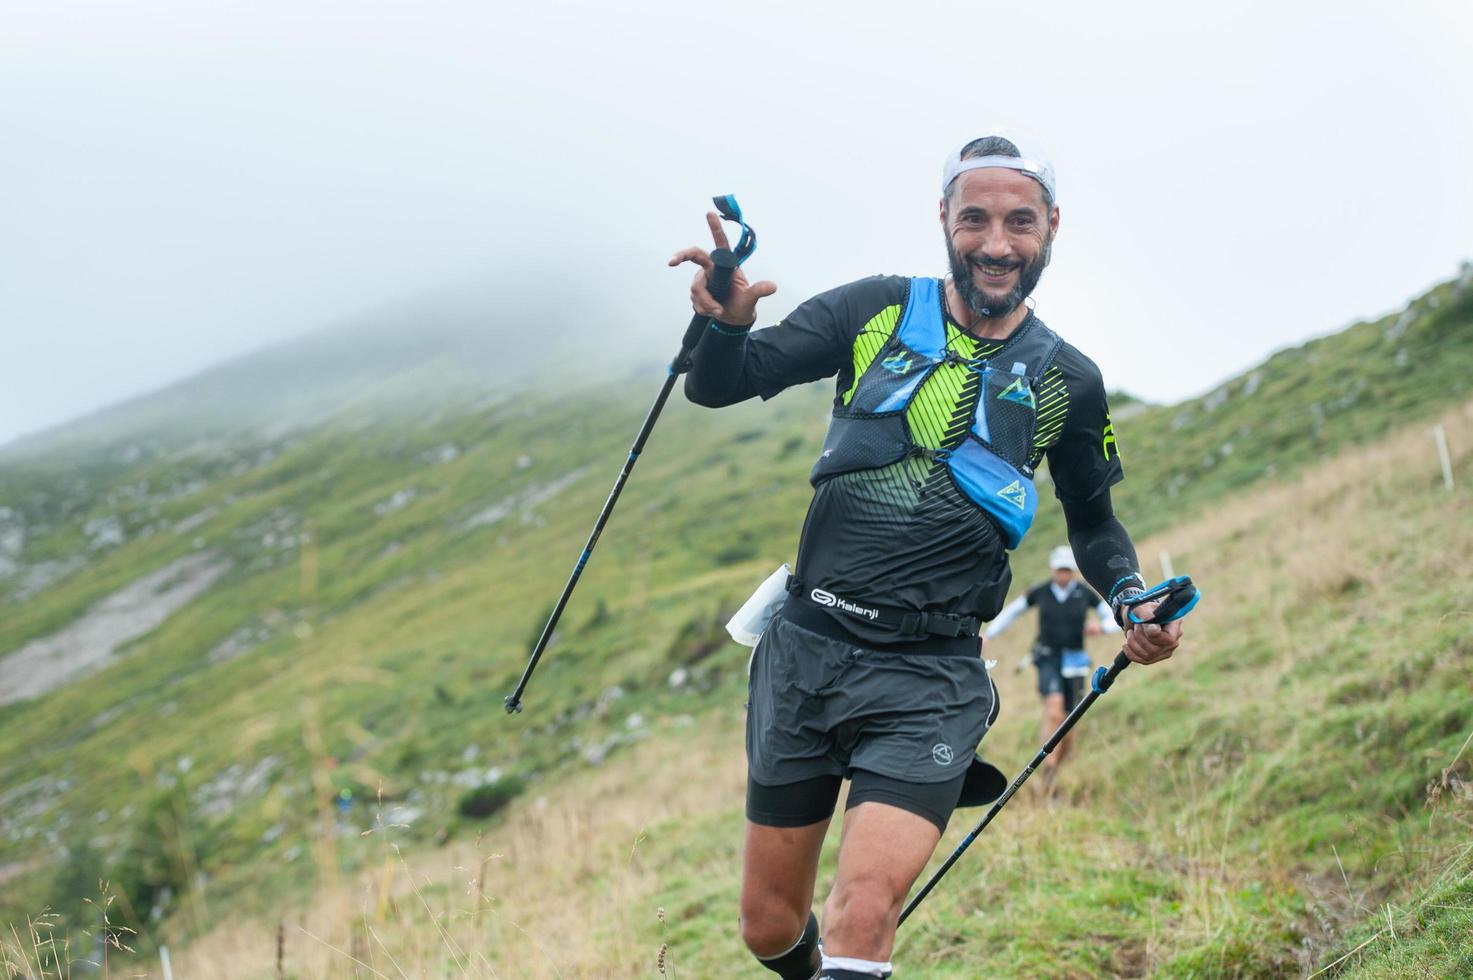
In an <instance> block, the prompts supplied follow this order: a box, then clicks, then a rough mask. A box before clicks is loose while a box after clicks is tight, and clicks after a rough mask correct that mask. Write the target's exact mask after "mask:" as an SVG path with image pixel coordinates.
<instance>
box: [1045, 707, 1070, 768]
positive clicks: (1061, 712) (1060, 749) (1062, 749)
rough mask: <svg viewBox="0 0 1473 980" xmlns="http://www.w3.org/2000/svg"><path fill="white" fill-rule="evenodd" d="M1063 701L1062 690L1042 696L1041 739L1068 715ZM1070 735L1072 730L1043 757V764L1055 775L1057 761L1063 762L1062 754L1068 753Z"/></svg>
mask: <svg viewBox="0 0 1473 980" xmlns="http://www.w3.org/2000/svg"><path fill="white" fill-rule="evenodd" d="M1064 701H1065V699H1064V694H1063V693H1062V692H1061V693H1059V694H1049V695H1046V696H1045V697H1044V699H1043V727H1042V733H1041V734H1042V740H1043V741H1048V737H1049V736H1050V735H1052V734H1053V733H1054V732H1055V730H1057V729H1058V727H1059V726H1060V725H1062V724H1063V723H1064V719H1065V718H1066V717H1068V715H1069V710H1068V707H1067V706H1066V705H1065V703H1064ZM1071 737H1073V733H1072V732H1071V733H1070V734H1069V735H1066V736H1065V737H1064V738H1063V739H1062V740H1061V741H1060V742H1059V744H1058V745H1057V746H1055V747H1054V750H1053V751H1052V752H1051V753H1049V754H1048V755H1046V756H1044V757H1043V764H1044V765H1045V766H1046V767H1048V769H1050V770H1054V771H1055V772H1053V773H1052V774H1053V775H1057V769H1058V767H1059V763H1061V762H1063V761H1064V756H1066V755H1068V754H1069V739H1070V738H1071ZM1050 781H1052V780H1050Z"/></svg>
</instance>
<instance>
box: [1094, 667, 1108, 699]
mask: <svg viewBox="0 0 1473 980" xmlns="http://www.w3.org/2000/svg"><path fill="white" fill-rule="evenodd" d="M1107 669H1108V668H1106V667H1105V666H1103V665H1101V666H1099V667H1096V668H1095V675H1094V676H1093V677H1091V678H1090V679H1089V686H1090V688H1091V689H1092V690H1093V691H1094V692H1095V693H1096V694H1104V693H1105V689H1104V688H1103V687H1100V681H1102V680H1104V679H1105V671H1106V670H1107Z"/></svg>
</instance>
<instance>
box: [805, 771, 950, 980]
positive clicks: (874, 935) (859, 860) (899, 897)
mask: <svg viewBox="0 0 1473 980" xmlns="http://www.w3.org/2000/svg"><path fill="white" fill-rule="evenodd" d="M958 789H959V787H958ZM940 839H941V829H940V828H939V827H937V826H936V824H935V823H933V822H932V821H931V820H929V819H927V818H926V817H922V816H919V815H918V814H915V813H912V812H910V811H909V810H904V809H901V808H900V807H897V806H891V805H890V804H887V803H879V802H873V801H871V802H864V803H860V804H858V805H857V806H854V807H852V808H851V809H849V810H848V811H847V812H846V813H845V814H844V830H843V834H842V836H841V838H840V842H839V873H838V876H837V878H836V879H835V881H834V890H833V891H832V892H831V893H830V894H829V900H828V902H827V903H826V904H825V905H824V923H825V935H824V959H825V961H826V964H827V963H828V962H831V961H833V960H840V961H849V965H853V961H856V960H857V961H860V962H861V963H867V964H870V965H871V966H872V967H873V969H870V970H869V972H859V971H847V972H846V971H843V970H842V968H841V969H840V970H834V969H831V968H826V969H825V971H824V974H823V975H824V976H825V977H828V976H830V975H833V976H835V977H844V978H848V977H866V978H868V977H875V976H883V975H884V974H883V973H881V972H876V971H878V970H879V969H880V965H883V964H885V963H887V961H888V960H889V959H890V953H891V951H892V950H893V949H894V948H895V926H896V922H897V921H898V920H899V919H900V909H901V907H902V906H903V905H904V903H905V896H906V895H907V894H909V892H910V888H911V886H912V885H913V884H915V880H916V878H917V877H919V876H920V873H921V871H923V870H924V869H925V867H926V862H927V861H928V860H930V858H931V852H932V851H934V850H935V849H936V842H937V841H939V840H940Z"/></svg>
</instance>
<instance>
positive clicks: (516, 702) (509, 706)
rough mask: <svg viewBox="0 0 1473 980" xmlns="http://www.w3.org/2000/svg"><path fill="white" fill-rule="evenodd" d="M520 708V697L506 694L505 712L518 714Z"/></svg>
mask: <svg viewBox="0 0 1473 980" xmlns="http://www.w3.org/2000/svg"><path fill="white" fill-rule="evenodd" d="M521 710H522V701H521V699H520V698H518V697H517V696H516V695H515V694H508V695H507V696H506V713H507V714H509V715H514V714H518V713H519V712H520V711H521Z"/></svg>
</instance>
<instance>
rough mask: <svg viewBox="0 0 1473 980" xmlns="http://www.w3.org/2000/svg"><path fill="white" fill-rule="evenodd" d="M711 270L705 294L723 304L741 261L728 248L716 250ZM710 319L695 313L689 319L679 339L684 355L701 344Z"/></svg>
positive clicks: (707, 277) (683, 367)
mask: <svg viewBox="0 0 1473 980" xmlns="http://www.w3.org/2000/svg"><path fill="white" fill-rule="evenodd" d="M711 262H712V263H713V268H712V269H711V271H710V272H709V273H708V274H707V275H706V292H708V293H710V294H711V298H712V299H714V300H715V301H716V302H718V303H725V302H726V297H727V296H729V295H731V277H732V273H734V272H736V270H737V267H738V266H739V265H741V260H740V259H738V258H737V257H736V254H735V253H733V252H732V250H731V249H729V248H718V249H717V250H716V251H714V252H712V253H711ZM710 322H711V318H710V317H708V316H703V315H702V314H700V313H697V314H696V315H695V316H693V317H691V319H690V326H688V327H686V328H685V336H684V337H683V338H681V341H680V346H681V348H682V350H683V351H684V352H685V353H689V352H690V351H693V350H695V349H696V345H697V344H699V343H700V342H701V335H702V334H704V333H705V332H706V325H707V324H708V323H710ZM688 366H689V365H682V366H680V367H679V368H678V370H681V371H683V370H685V369H686V368H687V367H688Z"/></svg>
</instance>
